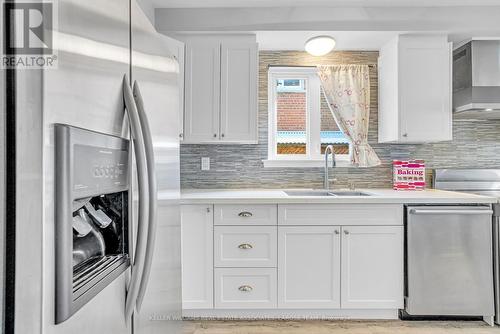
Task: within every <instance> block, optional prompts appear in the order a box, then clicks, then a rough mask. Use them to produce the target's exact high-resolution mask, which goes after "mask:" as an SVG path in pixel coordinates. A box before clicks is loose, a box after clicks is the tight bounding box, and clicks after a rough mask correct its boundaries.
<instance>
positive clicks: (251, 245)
mask: <svg viewBox="0 0 500 334" xmlns="http://www.w3.org/2000/svg"><path fill="white" fill-rule="evenodd" d="M214 242H215V244H214V259H215V266H216V267H276V258H277V227H276V226H216V227H215V231H214Z"/></svg>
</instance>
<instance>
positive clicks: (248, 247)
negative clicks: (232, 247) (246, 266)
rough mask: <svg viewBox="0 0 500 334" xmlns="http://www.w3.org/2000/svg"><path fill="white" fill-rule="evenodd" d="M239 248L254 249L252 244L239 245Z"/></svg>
mask: <svg viewBox="0 0 500 334" xmlns="http://www.w3.org/2000/svg"><path fill="white" fill-rule="evenodd" d="M238 248H239V249H252V248H253V246H252V245H250V244H241V245H238Z"/></svg>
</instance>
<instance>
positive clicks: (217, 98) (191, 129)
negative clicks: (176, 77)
mask: <svg viewBox="0 0 500 334" xmlns="http://www.w3.org/2000/svg"><path fill="white" fill-rule="evenodd" d="M185 67H186V78H185V86H186V92H185V114H184V120H185V123H184V143H216V144H222V143H238V144H256V143H257V91H258V87H257V85H258V83H257V78H258V48H257V44H256V43H255V36H248V35H245V36H213V35H210V36H204V35H196V36H189V37H187V38H186V64H185Z"/></svg>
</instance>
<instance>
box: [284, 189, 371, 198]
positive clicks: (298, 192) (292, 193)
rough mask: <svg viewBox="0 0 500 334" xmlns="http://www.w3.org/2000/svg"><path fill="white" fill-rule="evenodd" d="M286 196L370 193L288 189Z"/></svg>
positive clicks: (360, 194)
mask: <svg viewBox="0 0 500 334" xmlns="http://www.w3.org/2000/svg"><path fill="white" fill-rule="evenodd" d="M285 193H286V194H287V195H288V196H333V197H341V196H372V194H369V193H365V192H363V191H356V190H288V191H285Z"/></svg>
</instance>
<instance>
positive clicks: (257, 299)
mask: <svg viewBox="0 0 500 334" xmlns="http://www.w3.org/2000/svg"><path fill="white" fill-rule="evenodd" d="M276 284H277V282H276V269H275V268H217V269H215V308H218V309H261V308H276V298H277V292H276V291H277V290H276Z"/></svg>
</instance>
